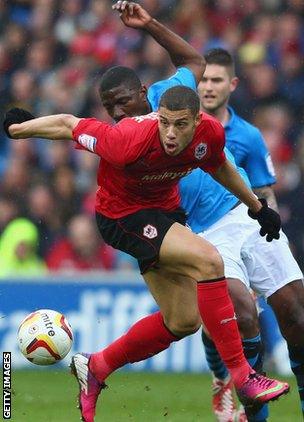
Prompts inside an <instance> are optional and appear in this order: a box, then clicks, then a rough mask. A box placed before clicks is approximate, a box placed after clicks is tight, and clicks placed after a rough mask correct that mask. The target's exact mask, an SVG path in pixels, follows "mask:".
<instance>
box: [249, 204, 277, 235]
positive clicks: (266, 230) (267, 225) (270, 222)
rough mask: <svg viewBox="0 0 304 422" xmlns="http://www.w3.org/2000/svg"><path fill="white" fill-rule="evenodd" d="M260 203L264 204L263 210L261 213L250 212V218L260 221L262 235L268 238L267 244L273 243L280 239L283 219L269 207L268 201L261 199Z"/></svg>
mask: <svg viewBox="0 0 304 422" xmlns="http://www.w3.org/2000/svg"><path fill="white" fill-rule="evenodd" d="M259 201H260V202H261V204H262V208H261V209H260V211H259V212H255V213H253V212H252V211H250V210H248V215H249V217H251V218H253V219H254V220H258V222H259V224H260V226H261V229H260V235H261V236H266V240H267V242H271V241H272V240H273V239H279V237H280V229H281V218H280V216H279V214H278V213H277V212H276V211H274V210H273V209H271V208H269V207H268V205H267V201H266V199H264V198H259Z"/></svg>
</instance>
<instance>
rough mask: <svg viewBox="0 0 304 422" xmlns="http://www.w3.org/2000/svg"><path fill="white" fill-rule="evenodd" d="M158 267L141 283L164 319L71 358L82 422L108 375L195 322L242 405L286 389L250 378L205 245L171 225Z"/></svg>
mask: <svg viewBox="0 0 304 422" xmlns="http://www.w3.org/2000/svg"><path fill="white" fill-rule="evenodd" d="M158 266H159V268H160V269H159V270H155V269H152V270H150V271H148V272H146V273H145V275H144V278H145V280H146V282H147V284H148V285H149V288H150V290H151V292H152V294H153V296H154V298H155V299H156V301H157V303H158V305H159V307H160V309H161V312H162V313H163V314H164V317H163V316H162V314H161V313H160V312H157V313H155V314H153V315H149V316H148V317H146V318H143V319H142V320H140V321H138V322H137V323H136V324H134V325H133V327H131V328H130V330H129V331H128V332H127V333H126V334H125V335H124V336H122V337H120V338H119V339H117V340H116V341H114V342H113V343H112V344H111V345H109V346H108V347H106V348H105V349H104V350H102V351H100V352H98V353H95V354H93V355H92V356H91V357H89V358H88V357H87V356H85V355H84V354H78V355H76V356H77V359H75V357H74V361H73V364H74V372H76V376H77V379H78V381H79V383H80V387H81V391H80V403H81V406H82V416H83V418H84V420H85V421H86V422H92V421H93V420H94V415H95V405H96V401H97V398H98V394H99V391H100V390H101V388H102V387H103V386H104V381H105V379H106V378H107V377H108V376H109V375H110V374H111V373H112V372H114V371H115V370H116V369H118V368H120V367H122V366H124V365H125V364H126V363H132V362H137V361H140V360H144V359H147V358H148V357H151V356H153V355H155V354H156V353H159V352H160V351H162V350H165V349H166V348H168V347H169V346H170V344H171V343H172V342H173V341H177V340H179V339H180V338H181V337H183V336H185V335H188V334H191V333H193V332H195V331H196V330H197V328H198V327H199V325H200V316H201V317H202V319H203V321H204V323H205V324H206V327H207V329H208V331H209V332H210V334H211V336H212V337H213V338H216V341H217V347H218V348H219V350H220V351H221V352H222V355H223V356H222V357H223V359H224V361H225V363H226V365H227V367H228V368H229V370H230V372H231V375H232V378H233V381H234V383H235V385H236V386H237V388H238V390H239V393H240V394H241V395H242V398H243V399H244V400H247V401H255V400H258V401H269V400H271V399H273V398H275V397H278V396H280V395H281V394H283V393H284V392H286V391H288V385H287V384H285V383H280V382H278V381H275V380H269V379H267V378H264V377H259V376H256V374H255V373H253V371H252V370H251V368H250V366H249V365H248V363H247V361H246V359H245V357H244V355H243V351H242V346H241V340H240V336H239V333H238V330H237V324H236V319H235V315H234V310H233V306H232V303H231V300H230V298H229V296H228V290H227V286H226V282H225V280H224V279H223V276H222V274H223V264H222V260H221V258H220V256H219V255H218V252H217V250H216V249H215V248H214V247H213V246H212V245H211V244H209V243H208V242H207V241H205V240H202V239H201V238H199V237H198V236H196V235H194V234H192V233H191V232H190V231H189V230H188V229H187V228H185V227H183V226H182V225H180V224H178V223H175V224H173V225H172V226H171V228H170V229H169V230H168V232H167V234H166V235H165V237H164V240H163V243H162V246H161V250H160V254H159V264H158ZM169 274H170V275H171V276H169ZM215 279H216V280H217V281H215ZM218 279H219V280H218ZM197 280H200V283H198V284H197ZM197 286H198V287H197ZM197 303H198V305H199V306H197ZM80 356H82V358H81V357H80ZM79 362H80V365H79V368H77V365H78V363H79ZM98 383H99V384H98ZM90 387H92V388H90Z"/></svg>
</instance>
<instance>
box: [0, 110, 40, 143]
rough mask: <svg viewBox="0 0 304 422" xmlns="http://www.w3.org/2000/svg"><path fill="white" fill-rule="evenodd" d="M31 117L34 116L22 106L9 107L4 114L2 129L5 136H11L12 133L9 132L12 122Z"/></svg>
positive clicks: (24, 120) (33, 117)
mask: <svg viewBox="0 0 304 422" xmlns="http://www.w3.org/2000/svg"><path fill="white" fill-rule="evenodd" d="M32 119H35V116H33V115H32V113H30V112H29V111H27V110H24V109H23V108H11V109H10V110H8V111H7V112H6V113H5V115H4V120H3V129H4V131H5V133H6V134H7V136H8V137H9V138H11V137H12V135H11V134H10V133H9V127H10V125H13V124H14V123H23V122H26V121H27V120H32Z"/></svg>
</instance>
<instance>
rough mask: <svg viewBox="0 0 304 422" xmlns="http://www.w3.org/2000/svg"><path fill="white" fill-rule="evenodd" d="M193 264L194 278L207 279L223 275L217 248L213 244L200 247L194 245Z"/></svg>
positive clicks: (222, 266) (221, 262)
mask: <svg viewBox="0 0 304 422" xmlns="http://www.w3.org/2000/svg"><path fill="white" fill-rule="evenodd" d="M193 266H194V270H195V273H196V274H195V279H196V280H209V279H213V278H217V277H222V276H223V275H224V264H223V260H222V257H221V256H220V254H219V252H218V250H217V249H216V248H215V247H214V246H213V245H211V244H210V245H208V247H207V248H206V247H205V246H204V247H202V248H201V249H200V248H199V247H196V250H195V253H194V257H193Z"/></svg>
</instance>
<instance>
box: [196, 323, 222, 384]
mask: <svg viewBox="0 0 304 422" xmlns="http://www.w3.org/2000/svg"><path fill="white" fill-rule="evenodd" d="M202 340H203V344H204V347H205V354H206V360H207V363H208V366H209V369H210V371H212V372H213V374H214V376H215V377H216V378H218V379H220V380H222V381H223V380H224V379H225V378H227V377H228V375H229V372H228V369H227V368H226V366H225V364H224V362H223V361H222V359H221V357H220V355H219V353H218V351H217V350H216V347H215V344H214V343H213V341H212V340H211V339H210V338H209V337H208V336H207V335H206V334H205V333H204V331H203V330H202Z"/></svg>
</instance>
